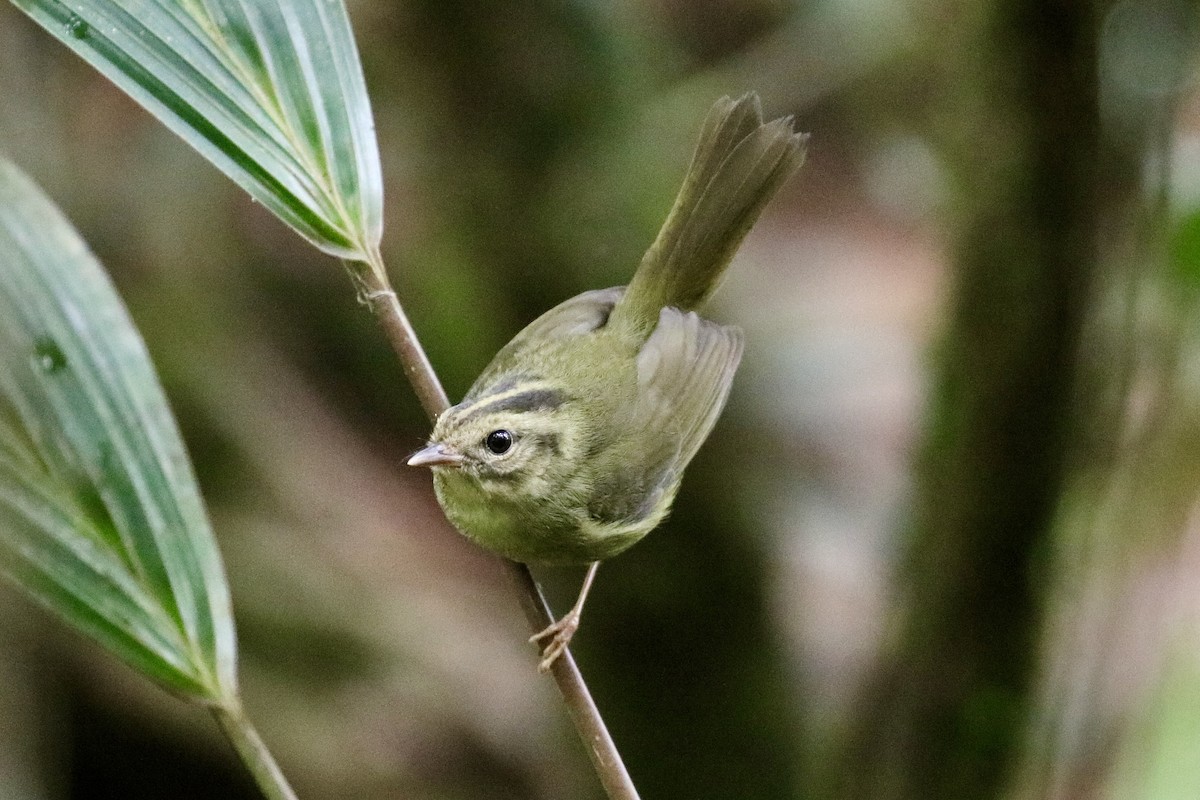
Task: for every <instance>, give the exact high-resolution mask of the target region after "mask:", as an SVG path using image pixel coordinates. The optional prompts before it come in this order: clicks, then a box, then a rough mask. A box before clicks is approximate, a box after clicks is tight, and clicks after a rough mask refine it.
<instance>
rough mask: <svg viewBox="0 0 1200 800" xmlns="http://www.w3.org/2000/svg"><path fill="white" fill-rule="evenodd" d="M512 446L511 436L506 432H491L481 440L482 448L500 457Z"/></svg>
mask: <svg viewBox="0 0 1200 800" xmlns="http://www.w3.org/2000/svg"><path fill="white" fill-rule="evenodd" d="M512 445H513V435H512V434H511V433H509V432H508V431H506V430H498V431H492V432H491V433H489V434H488V435H487V438H486V439H484V440H483V446H484V447H486V448H487V449H488V450H489V451H491V452H492V453H494V454H495V455H498V456H502V455H504V454H505V453H507V452H508V451H509V449H510V448H511V447H512Z"/></svg>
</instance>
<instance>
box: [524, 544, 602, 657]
mask: <svg viewBox="0 0 1200 800" xmlns="http://www.w3.org/2000/svg"><path fill="white" fill-rule="evenodd" d="M598 569H600V562H599V561H593V562H592V564H591V566H589V567H588V571H587V575H585V576H584V578H583V587H582V588H580V590H579V598H578V599H577V600H576V601H575V605H573V606H571V610H570V611H568V612H567V613H566V614H563V615H562V617H561V618H560V619H559V620H558V622H555V623H552V624H551V625H550V626H549V627H547V628H546V629H545V630H544V631H541V632H540V633H535V634H534V635H533V636H530V637H529V641H530V642H533V643H534V644H536V643H538V642H541V641H542V640H543V639H547V638H549V639H550V642H549V644H547V645H546V646H545V647H544V648H543V649H542V660H541V662H540V663H539V664H538V672H548V671H549V669H550V666H551V665H552V664H553V663H554V662H555V661H556V660H557V659H558V657H559V656H561V655H562V654H563V651H564V650H566V649H567V645H568V644H570V643H571V637H572V636H574V635H575V631H576V630H578V629H579V617H580V615H581V614H582V613H583V601H584V600H586V599H587V595H588V590H589V589H591V588H592V581H593V580H595V578H596V570H598Z"/></svg>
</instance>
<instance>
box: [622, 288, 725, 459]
mask: <svg viewBox="0 0 1200 800" xmlns="http://www.w3.org/2000/svg"><path fill="white" fill-rule="evenodd" d="M741 358H742V332H741V331H740V330H739V329H737V328H733V327H728V326H725V325H718V324H716V323H715V322H710V321H708V320H705V319H701V318H700V317H699V316H697V315H696V313H695V312H691V311H689V312H686V313H685V312H683V311H680V310H679V309H677V308H664V309H663V310H662V311H661V312H660V313H659V317H658V327H657V328H655V329H654V333H653V334H651V336H650V338H649V339H648V340H647V341H646V344H645V345H644V346H643V347H642V350H641V352H640V353H638V363H637V366H638V399H637V404H636V408H635V412H634V414H635V423H636V425H637V428H638V429H639V430H641V431H643V432H644V433H643V435H644V436H647V437H650V438H658V437H660V436H661V437H662V438H666V439H671V440H672V442H664V444H663V445H662V446H661V447H662V449H663V450H664V451H665V450H674V451H675V457H674V461H675V466H676V468H677V469H679V470H682V469H683V468H684V467H685V466H687V464H688V462H689V461H691V460H692V456H694V455H695V454H696V451H697V450H699V449H700V445H701V444H703V443H704V440H705V439H706V438H707V437H708V434H709V431H711V430H712V427H713V425H714V424H716V421H717V417H718V416H719V415H720V413H721V409H722V408H724V406H725V400H726V399H727V398H728V397H729V388H730V386H731V385H732V383H733V373H734V372H735V371H736V370H737V367H738V363H739V362H740V361H741Z"/></svg>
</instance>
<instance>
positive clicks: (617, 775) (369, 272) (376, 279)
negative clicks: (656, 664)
mask: <svg viewBox="0 0 1200 800" xmlns="http://www.w3.org/2000/svg"><path fill="white" fill-rule="evenodd" d="M346 268H347V269H348V270H349V271H350V277H351V279H352V280H353V281H354V284H355V287H356V288H357V289H358V292H359V297H360V298H361V299H362V301H363V302H364V303H365V304H366V305H367V306H368V307H369V308H370V309H371V312H372V313H373V314H374V315H375V318H376V319H377V320H379V324H380V325H382V326H383V330H384V333H385V334H386V335H387V338H388V341H389V342H390V343H391V345H392V349H393V350H395V352H396V355H397V356H399V357H400V362H401V363H402V364H403V366H404V373H405V375H406V376H407V377H408V380H409V382H410V383H411V384H412V387H413V391H414V392H416V395H417V399H418V400H419V401H420V403H421V407H422V408H424V409H425V413H426V414H427V415H429V419H430V421H434V420H436V419H437V417H438V415H439V414H441V413H442V412H443V411H445V410H446V409H447V408H448V407H449V405H450V400H449V398H447V397H446V391H445V389H443V388H442V383H441V381H440V380H438V377H437V373H435V372H434V371H433V366H432V365H431V364H430V363H429V358H428V357H427V356H426V355H425V351H424V349H423V348H422V347H421V343H420V342H419V341H418V340H417V335H416V332H415V331H413V328H412V325H411V324H410V323H409V321H408V317H407V316H406V315H405V313H404V309H403V308H401V306H400V301H399V299H398V298H397V297H396V292H395V291H394V290H393V289H392V287H391V285H390V284H389V282H388V279H387V274H386V273H385V272H384V269H383V266H382V262H377V263H374V264H367V263H364V262H357V261H352V262H346ZM501 560H502V561H503V562H504V566H505V568H506V570H507V572H508V574H509V577H510V578H511V579H512V582H513V585H514V586H516V588H517V594H518V598H519V600H520V603H521V610H522V611H524V612H525V618H526V619H527V620H528V621H529V624H530V626H531V627H532V629H533V630H534V631H541V630H543V629H545V628H546V627H547V626H548V625H550V624H552V623H553V622H554V615H553V614H552V613H551V611H550V606H549V605H548V604H547V603H546V598H545V597H543V595H542V590H541V589H540V588H539V587H538V585H537V582H536V581H535V580H534V579H533V575H532V574H531V573H530V572H529V568H528V567H527V566H525V565H524V564H520V563H518V562H516V561H509V560H507V559H501ZM550 673H551V674H552V675H553V676H554V682H555V683H556V684H557V685H558V691H559V693H560V694H562V698H563V702H564V703H566V706H567V712H568V714H569V715H570V717H571V721H572V722H573V723H574V724H575V729H576V731H578V733H579V737H580V738H581V739H583V743H584V746H585V747H586V748H587V752H588V756H589V757H590V758H591V760H592V765H593V766H594V767H595V769H596V774H597V776H598V777H599V778H600V783H601V785H602V786H603V787H604V790H605V792H606V793H607V794H608V796H609V798H610V800H638V793H637V789H636V788H634V785H633V781H632V780H631V779H630V777H629V772H628V771H627V770H626V769H625V764H624V762H623V761H621V754H620V753H618V752H617V747H616V745H615V744H614V743H613V740H612V737H611V736H610V735H609V733H608V728H607V726H605V724H604V719H603V717H601V716H600V711H599V709H598V708H596V703H595V701H593V700H592V695H591V692H589V691H588V687H587V684H586V683H585V682H584V680H583V675H582V674H580V672H579V668H578V667H577V666H576V665H575V659H574V658H572V657H571V652H570V650H564V651H563V653H562V655H561V656H560V657H559V658H558V659H557V660H556V661H555V662H554V664H553V665H552V667H551V669H550Z"/></svg>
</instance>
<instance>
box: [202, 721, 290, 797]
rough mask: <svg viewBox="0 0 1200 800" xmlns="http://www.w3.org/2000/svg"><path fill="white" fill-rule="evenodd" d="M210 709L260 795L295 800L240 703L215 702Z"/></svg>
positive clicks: (285, 779)
mask: <svg viewBox="0 0 1200 800" xmlns="http://www.w3.org/2000/svg"><path fill="white" fill-rule="evenodd" d="M212 712H213V716H215V717H216V718H217V723H218V724H219V725H220V726H221V730H223V731H225V735H226V736H227V737H229V741H230V742H231V743H232V744H233V747H234V749H235V750H237V753H238V755H239V756H240V757H241V759H242V763H244V764H245V765H246V766H247V768H249V770H250V774H251V775H253V776H254V782H255V783H257V784H258V788H259V789H261V790H262V793H263V796H264V797H266V798H267V800H296V794H295V792H293V791H292V787H291V786H289V785H288V782H287V778H285V777H283V773H282V772H281V771H280V769H279V765H278V764H276V763H275V759H274V757H273V756H272V755H271V751H269V750H267V746H266V745H265V744H264V743H263V740H262V737H261V736H259V735H258V731H257V730H255V728H254V726H253V725H252V724H251V723H250V718H249V717H247V716H246V713H245V712H244V711H243V710H242V707H241V704H240V703H232V704H230V705H223V706H214V707H213V709H212Z"/></svg>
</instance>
